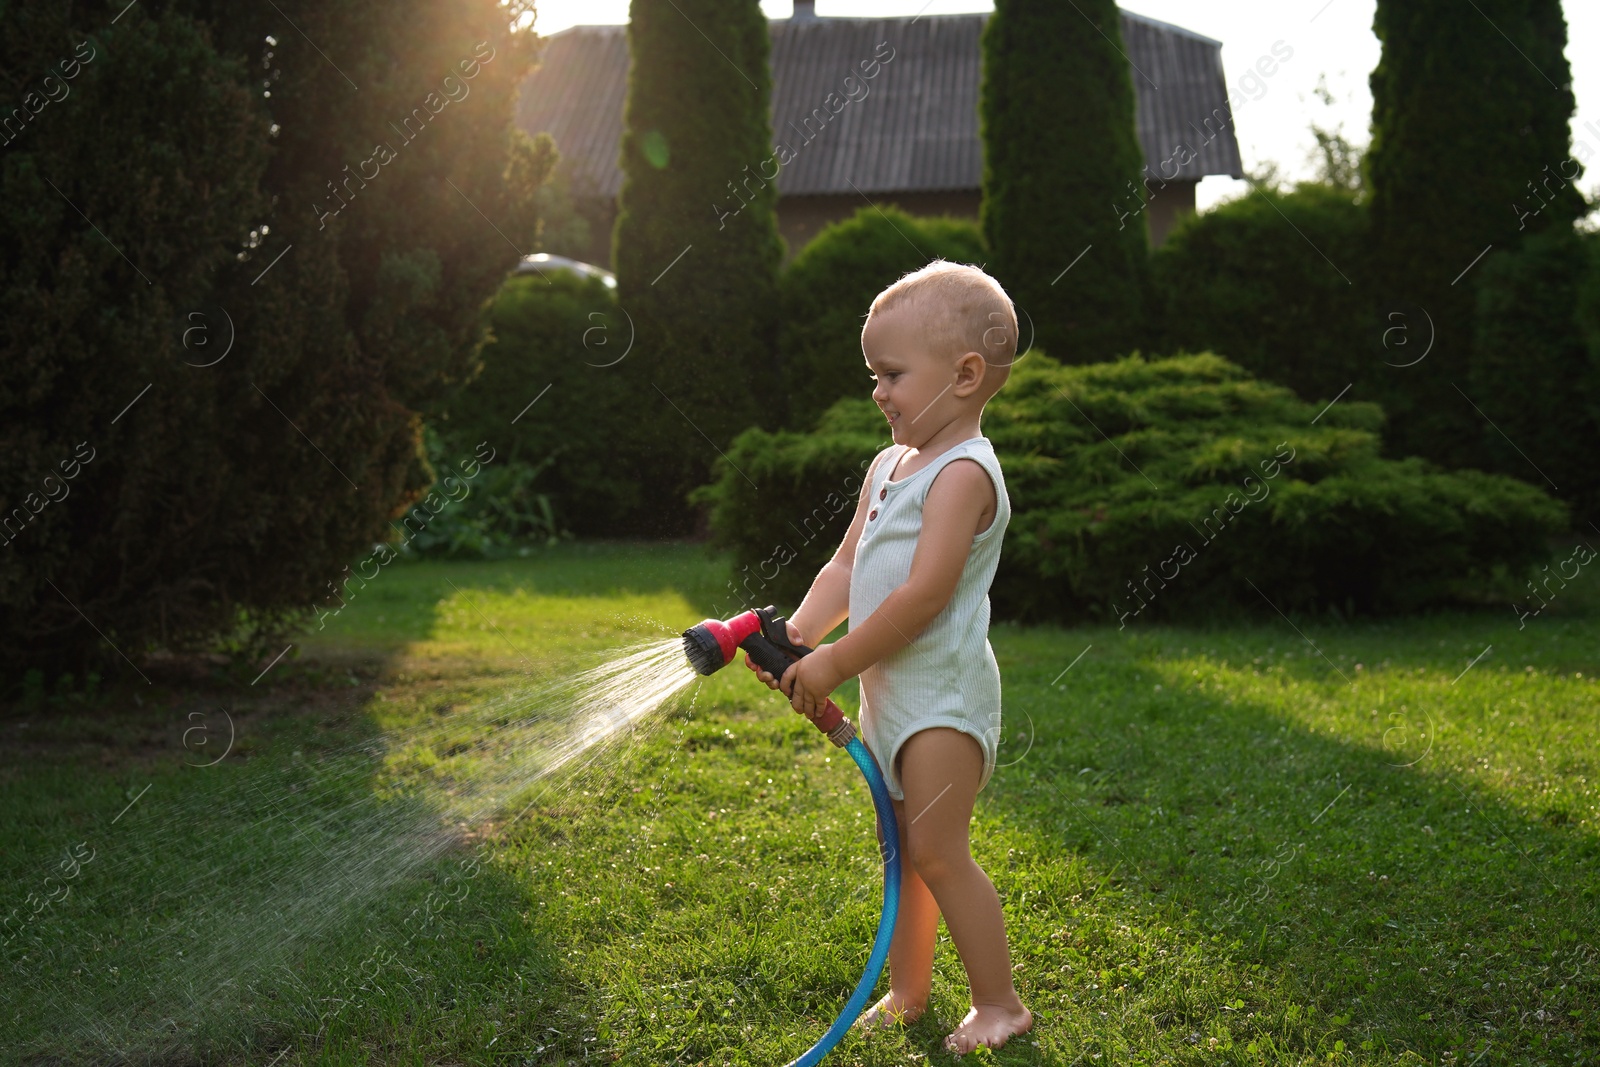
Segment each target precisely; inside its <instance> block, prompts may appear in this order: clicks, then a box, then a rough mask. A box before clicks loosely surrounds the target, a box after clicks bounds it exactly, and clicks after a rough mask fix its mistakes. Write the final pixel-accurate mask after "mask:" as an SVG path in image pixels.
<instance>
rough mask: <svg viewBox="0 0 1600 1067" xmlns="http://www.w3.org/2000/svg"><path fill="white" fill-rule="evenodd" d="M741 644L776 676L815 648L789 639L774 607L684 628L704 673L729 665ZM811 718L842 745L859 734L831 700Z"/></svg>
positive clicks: (686, 646)
mask: <svg viewBox="0 0 1600 1067" xmlns="http://www.w3.org/2000/svg"><path fill="white" fill-rule="evenodd" d="M741 648H742V649H744V650H745V652H747V653H749V655H750V659H751V660H752V661H754V662H755V665H756V666H758V667H760V668H761V669H762V670H764V671H766V672H767V673H768V674H770V675H772V676H773V677H774V678H782V677H783V672H784V671H786V670H788V669H789V667H790V665H791V664H793V663H794V662H795V661H796V660H798V659H800V657H802V656H807V655H810V654H811V653H812V652H813V651H815V650H814V649H810V648H807V647H806V646H805V645H797V644H795V643H794V642H793V641H791V640H789V627H788V626H787V625H786V621H785V619H784V618H783V616H781V615H778V614H777V608H774V607H765V608H756V609H755V610H753V611H747V612H744V613H743V614H741V615H735V616H734V617H733V618H731V619H727V620H720V619H707V620H706V621H704V622H702V623H700V624H699V625H697V626H691V627H689V629H687V630H685V631H683V651H684V655H686V656H688V657H689V664H690V666H692V667H693V668H694V669H695V670H696V671H699V672H700V673H701V674H715V673H716V672H717V671H719V670H721V669H722V668H723V667H726V666H727V665H728V664H730V663H732V662H733V657H734V656H735V655H737V654H738V651H739V649H741ZM811 722H812V723H813V724H814V725H815V726H816V728H817V729H819V730H821V731H822V732H823V733H825V734H827V735H828V740H829V741H832V742H833V743H834V744H835V745H838V746H839V747H840V748H844V747H845V746H846V745H848V744H849V743H850V739H851V738H853V737H855V735H856V727H855V724H854V723H852V722H851V721H850V720H849V719H847V718H845V717H844V712H842V711H840V710H839V707H838V705H836V704H835V703H834V702H833V701H831V700H830V701H828V705H827V707H825V708H823V709H822V712H821V713H820V714H818V715H817V716H816V718H814V719H812V720H811Z"/></svg>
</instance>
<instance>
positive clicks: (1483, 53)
mask: <svg viewBox="0 0 1600 1067" xmlns="http://www.w3.org/2000/svg"><path fill="white" fill-rule="evenodd" d="M1373 32H1374V33H1376V34H1377V36H1378V40H1380V41H1381V42H1382V43H1383V52H1382V57H1381V58H1380V59H1379V62H1378V65H1377V67H1376V68H1375V69H1374V70H1373V71H1372V74H1371V78H1370V81H1371V86H1372V144H1371V148H1370V149H1369V150H1368V154H1367V158H1366V177H1367V186H1368V188H1369V189H1371V191H1372V199H1371V212H1372V235H1373V242H1374V258H1373V263H1372V266H1373V274H1372V283H1371V284H1372V287H1373V292H1374V296H1375V298H1376V300H1377V302H1378V307H1379V311H1378V314H1377V316H1376V317H1375V321H1373V322H1371V323H1370V324H1369V325H1370V327H1371V328H1372V329H1373V330H1374V331H1375V332H1381V331H1382V330H1384V329H1385V328H1386V326H1387V323H1386V321H1385V318H1384V315H1385V314H1386V311H1387V310H1388V309H1392V308H1402V307H1409V308H1410V309H1412V310H1411V311H1410V312H1409V313H1410V314H1411V316H1412V317H1413V318H1415V317H1416V315H1417V312H1416V310H1415V309H1418V308H1420V309H1422V310H1424V311H1425V312H1426V313H1427V315H1428V316H1429V317H1431V319H1432V322H1433V328H1434V330H1435V331H1436V333H1437V338H1436V342H1435V345H1434V350H1433V354H1432V356H1431V357H1430V358H1429V359H1427V360H1426V361H1424V362H1422V363H1419V364H1417V365H1416V366H1415V367H1410V368H1406V371H1407V373H1406V374H1405V375H1404V376H1398V377H1397V378H1396V379H1395V381H1396V386H1397V388H1399V389H1403V390H1404V391H1405V393H1406V397H1407V399H1406V402H1405V405H1404V408H1402V406H1401V405H1400V404H1399V403H1394V402H1391V403H1390V405H1389V414H1390V418H1391V420H1392V421H1391V424H1390V428H1389V431H1390V436H1391V438H1392V441H1393V443H1394V445H1395V446H1396V448H1397V449H1398V451H1400V452H1402V453H1405V454H1416V455H1422V456H1426V457H1428V458H1430V459H1433V460H1436V461H1437V462H1440V463H1443V464H1447V465H1450V466H1477V465H1478V464H1479V462H1481V461H1482V456H1483V454H1482V451H1481V450H1480V449H1479V447H1478V446H1479V443H1480V441H1481V429H1482V420H1481V418H1480V417H1479V416H1478V414H1477V413H1476V412H1474V411H1473V410H1472V408H1471V407H1470V406H1469V405H1468V404H1466V403H1465V402H1464V401H1462V400H1461V399H1460V397H1459V396H1458V395H1457V393H1456V391H1455V389H1454V388H1453V387H1452V385H1451V382H1452V381H1456V382H1459V381H1461V379H1462V367H1463V365H1464V364H1466V363H1467V362H1468V361H1469V353H1470V351H1471V347H1472V342H1473V334H1474V314H1473V310H1474V300H1475V298H1474V290H1475V289H1476V288H1477V286H1478V284H1479V281H1480V278H1481V277H1482V270H1483V268H1484V267H1485V266H1486V265H1487V261H1488V259H1492V258H1494V257H1495V256H1498V255H1504V254H1505V253H1506V252H1507V251H1509V250H1510V249H1512V248H1513V247H1515V245H1516V244H1517V243H1518V242H1520V240H1521V239H1522V238H1523V237H1524V236H1525V235H1526V234H1528V233H1537V232H1539V231H1541V230H1543V229H1545V228H1547V227H1550V228H1555V229H1560V228H1563V227H1566V226H1569V225H1571V223H1572V221H1573V220H1574V219H1575V218H1577V217H1578V216H1580V215H1581V214H1582V213H1583V206H1582V200H1581V198H1580V197H1579V195H1578V193H1577V191H1576V189H1575V188H1574V187H1573V186H1572V185H1571V183H1570V178H1571V175H1572V172H1571V168H1570V166H1568V167H1567V175H1566V176H1563V175H1562V174H1561V173H1560V170H1561V168H1562V162H1563V161H1564V160H1567V159H1568V157H1569V156H1570V154H1571V147H1570V146H1571V132H1570V122H1571V119H1572V111H1573V95H1572V72H1571V68H1570V66H1569V65H1568V63H1567V59H1566V56H1565V55H1564V54H1563V53H1564V50H1565V48H1566V44H1567V28H1566V22H1565V19H1564V18H1563V16H1562V12H1561V3H1560V0H1475V3H1474V5H1473V6H1472V7H1464V6H1462V5H1459V4H1457V3H1456V2H1455V0H1379V3H1378V5H1377V11H1376V13H1375V15H1374V17H1373ZM1491 245H1492V246H1493V248H1492V249H1491V248H1490V246H1491ZM1485 254H1486V258H1485V260H1484V261H1483V262H1477V263H1476V265H1475V266H1474V262H1475V261H1476V260H1477V259H1478V257H1479V256H1484V255H1485ZM1469 268H1471V269H1470V270H1469ZM1452 398H1453V399H1452Z"/></svg>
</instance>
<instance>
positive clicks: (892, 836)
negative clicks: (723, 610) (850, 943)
mask: <svg viewBox="0 0 1600 1067" xmlns="http://www.w3.org/2000/svg"><path fill="white" fill-rule="evenodd" d="M740 649H743V650H744V651H745V652H746V653H748V654H749V656H750V659H751V661H752V662H753V663H755V665H756V666H758V667H760V668H761V669H762V670H764V671H766V672H767V673H768V674H770V675H772V676H773V677H774V678H782V677H783V673H784V671H786V670H788V669H789V667H790V666H791V665H792V664H794V663H795V662H796V661H797V660H799V659H800V658H801V657H802V656H806V655H809V654H810V653H811V652H812V651H813V650H812V649H810V648H807V647H806V646H805V645H800V644H796V643H795V642H793V641H791V640H790V639H789V628H788V625H787V623H786V621H785V620H784V619H783V617H782V616H779V615H777V614H776V609H775V608H771V607H765V608H757V609H756V610H754V611H746V612H744V613H743V614H741V615H735V616H734V617H733V618H731V619H726V620H719V619H707V620H706V621H704V622H702V623H700V624H699V625H698V626H691V627H690V628H689V629H687V630H685V631H684V632H683V652H684V655H686V656H687V657H688V658H689V665H690V666H691V667H693V668H694V669H695V670H696V671H697V672H698V673H700V674H715V673H716V672H717V671H719V670H721V669H722V668H723V667H726V666H727V665H728V664H730V663H732V662H733V658H734V656H736V655H737V654H738V652H739V650H740ZM811 721H812V723H813V725H815V726H816V728H817V729H818V730H821V731H822V732H823V733H824V734H826V735H827V737H828V740H829V741H832V742H833V743H834V744H835V745H837V746H838V747H840V748H842V749H844V750H845V751H846V752H848V753H849V754H850V758H851V759H853V760H855V763H856V766H857V767H858V768H860V770H861V776H862V777H863V778H865V779H866V780H867V788H868V789H869V790H871V792H872V805H873V807H874V808H875V809H877V813H878V826H879V827H880V829H881V831H882V833H883V838H882V840H880V841H879V842H878V850H879V852H880V853H881V854H882V856H883V913H882V915H881V916H880V917H879V919H878V934H877V937H876V938H875V939H874V940H873V942H872V955H871V956H869V957H868V959H867V968H866V970H864V971H863V972H862V973H861V981H859V982H857V983H856V988H855V991H854V992H853V993H851V994H850V999H849V1001H848V1002H846V1004H845V1006H844V1009H843V1010H842V1011H840V1012H839V1017H838V1018H837V1019H835V1020H834V1021H833V1025H832V1026H830V1027H828V1030H827V1032H826V1033H825V1034H823V1035H822V1037H821V1038H820V1039H819V1040H818V1041H817V1043H816V1044H815V1045H812V1046H811V1047H810V1048H809V1049H807V1050H806V1051H805V1052H804V1053H803V1054H802V1055H801V1056H800V1057H799V1058H798V1059H795V1060H793V1061H791V1062H790V1063H789V1067H814V1065H815V1064H818V1063H821V1062H822V1058H823V1057H824V1056H826V1055H827V1054H828V1053H829V1052H831V1051H833V1047H834V1046H835V1045H837V1044H838V1043H839V1042H840V1040H842V1039H843V1038H844V1035H845V1034H846V1033H847V1032H848V1031H849V1029H850V1027H851V1026H853V1025H855V1021H856V1019H857V1018H859V1017H860V1015H861V1013H862V1012H863V1011H865V1010H866V1007H867V1001H868V1000H869V999H870V998H871V996H872V991H873V989H874V988H875V987H876V986H877V984H878V978H879V977H880V976H881V975H882V974H883V965H884V963H886V962H887V961H888V959H889V942H890V940H891V939H892V938H893V937H894V922H895V915H896V912H897V911H898V910H899V905H900V853H899V849H898V848H897V847H896V845H897V844H898V842H899V840H900V829H899V825H898V824H897V823H896V821H895V817H894V805H893V804H892V803H891V802H890V798H889V787H888V786H886V785H885V784H884V781H883V771H882V769H880V768H879V767H878V761H877V760H876V759H874V758H873V756H872V753H871V752H870V751H869V750H868V749H867V746H866V745H864V744H863V743H862V741H861V738H859V737H857V736H856V727H855V723H853V722H851V721H850V720H849V719H847V718H845V715H844V713H843V712H841V711H840V710H839V708H838V705H836V704H834V702H833V701H831V700H830V701H828V702H827V706H826V707H824V708H823V710H822V712H821V713H820V714H819V715H817V716H816V717H815V718H813V719H812V720H811Z"/></svg>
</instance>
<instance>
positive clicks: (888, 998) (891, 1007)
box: [856, 989, 928, 1030]
mask: <svg viewBox="0 0 1600 1067" xmlns="http://www.w3.org/2000/svg"><path fill="white" fill-rule="evenodd" d="M927 1007H928V998H927V996H926V995H924V996H922V997H908V996H902V995H901V994H899V993H896V992H895V991H894V990H892V989H891V990H889V992H888V993H887V994H886V995H885V996H884V998H883V999H882V1000H880V1001H878V1003H876V1004H874V1005H873V1006H872V1007H870V1008H868V1009H867V1010H866V1011H865V1012H863V1013H862V1015H861V1021H860V1022H858V1023H857V1024H856V1025H857V1026H860V1027H861V1028H862V1029H863V1030H887V1029H888V1028H889V1027H891V1026H894V1025H895V1024H896V1023H902V1024H903V1023H914V1022H916V1021H917V1020H918V1019H919V1018H921V1016H922V1013H923V1011H924V1010H926V1009H927Z"/></svg>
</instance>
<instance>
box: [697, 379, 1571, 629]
mask: <svg viewBox="0 0 1600 1067" xmlns="http://www.w3.org/2000/svg"><path fill="white" fill-rule="evenodd" d="M1316 415H1317V408H1316V407H1314V406H1312V405H1310V404H1307V403H1304V402H1302V401H1300V400H1298V399H1297V398H1296V397H1295V396H1294V394H1292V393H1291V392H1290V391H1289V390H1287V389H1285V388H1283V387H1282V386H1278V385H1272V384H1269V383H1267V382H1263V381H1260V380H1258V379H1255V378H1252V377H1251V376H1250V375H1249V374H1247V373H1246V372H1245V371H1244V370H1243V369H1242V368H1240V367H1238V366H1237V365H1235V364H1232V363H1229V362H1228V361H1227V360H1224V359H1222V358H1220V357H1218V356H1215V355H1212V354H1209V353H1203V354H1200V355H1190V356H1180V357H1175V358H1170V359H1161V360H1150V361H1147V360H1145V359H1142V358H1139V357H1136V356H1135V357H1128V358H1125V359H1122V360H1118V361H1116V362H1114V363H1102V364H1094V365H1090V366H1086V367H1064V366H1062V365H1060V364H1058V363H1056V362H1054V361H1052V360H1049V359H1047V358H1045V357H1043V356H1040V355H1038V354H1035V355H1033V356H1030V357H1029V358H1028V359H1027V360H1025V361H1024V362H1023V363H1021V364H1020V365H1019V366H1018V367H1017V369H1016V371H1015V372H1014V374H1013V376H1012V379H1011V381H1010V382H1009V383H1008V384H1007V385H1006V388H1005V389H1004V390H1003V391H1002V392H1001V394H1000V395H999V396H997V397H996V398H995V399H994V400H993V401H992V402H991V403H990V406H989V410H988V413H987V416H986V419H985V432H986V434H987V435H988V436H989V438H990V439H991V440H992V441H993V442H994V445H995V449H996V451H997V452H998V453H999V455H1000V458H1001V461H1002V463H1003V464H1004V466H1005V471H1006V484H1007V490H1008V492H1009V494H1010V498H1011V503H1012V509H1013V513H1012V519H1011V526H1010V528H1009V530H1008V532H1007V533H1006V547H1005V552H1004V554H1003V556H1002V560H1001V565H1000V574H999V576H998V577H997V579H996V581H995V585H994V589H993V594H992V595H993V598H994V602H995V608H996V611H997V613H999V614H1001V615H1006V616H1011V617H1019V618H1023V619H1031V620H1057V621H1063V622H1073V621H1079V620H1120V621H1121V622H1122V623H1123V624H1124V625H1127V624H1129V623H1130V622H1133V621H1134V620H1136V619H1142V620H1148V619H1150V618H1184V619H1195V620H1198V619H1204V618H1207V617H1210V616H1212V615H1214V614H1215V613H1216V612H1217V611H1219V610H1222V609H1225V608H1228V607H1232V608H1236V609H1243V610H1251V611H1255V610H1261V611H1265V612H1267V613H1268V614H1273V611H1272V608H1269V607H1268V602H1270V604H1271V605H1272V606H1273V607H1275V608H1277V609H1279V610H1283V611H1289V610H1308V609H1329V610H1336V611H1338V612H1340V613H1344V614H1352V613H1389V612H1398V611H1406V610H1411V609H1415V608H1419V607H1422V606H1424V605H1427V604H1433V603H1437V602H1441V601H1446V600H1449V599H1450V598H1451V597H1452V596H1453V595H1455V594H1457V593H1458V592H1459V591H1461V590H1462V589H1463V588H1465V587H1466V586H1468V585H1470V584H1471V583H1474V582H1477V581H1480V580H1482V579H1484V578H1487V577H1491V576H1495V575H1497V574H1499V573H1501V572H1507V573H1510V574H1512V575H1515V574H1519V573H1521V572H1524V571H1527V570H1528V569H1530V568H1531V567H1532V566H1533V565H1534V564H1536V563H1537V562H1539V561H1541V560H1543V559H1546V558H1547V556H1548V550H1547V548H1546V538H1547V537H1549V536H1550V535H1553V534H1555V533H1557V532H1559V531H1561V530H1562V529H1563V528H1564V526H1565V521H1566V510H1565V507H1564V506H1563V505H1562V504H1561V503H1560V502H1558V501H1555V500H1552V499H1551V498H1550V497H1548V496H1546V495H1545V494H1544V493H1542V492H1541V491H1540V490H1538V489H1536V488H1534V487H1533V486H1530V485H1527V484H1525V483H1523V482H1520V481H1518V480H1516V479H1513V478H1507V477H1503V476H1500V475H1493V474H1485V473H1483V472H1480V471H1458V472H1454V473H1445V472H1441V471H1439V470H1438V469H1436V468H1434V467H1433V466H1432V465H1430V464H1429V463H1427V462H1426V461H1424V460H1421V459H1416V458H1410V459H1403V460H1389V459H1383V458H1381V457H1380V456H1379V451H1378V430H1379V427H1380V425H1381V423H1382V419H1383V416H1382V412H1381V410H1380V409H1379V408H1378V407H1377V406H1376V405H1373V404H1367V403H1359V402H1348V401H1347V402H1341V403H1340V404H1337V405H1335V406H1334V407H1333V408H1331V409H1329V410H1328V411H1326V412H1324V413H1323V414H1322V416H1321V418H1319V419H1318V420H1317V422H1316V423H1315V424H1312V422H1311V420H1312V418H1313V417H1315V416H1316ZM880 425H881V417H880V416H879V415H878V414H877V412H876V410H875V408H874V406H873V405H872V404H871V403H870V402H869V401H865V400H842V401H840V402H839V403H838V404H836V405H835V406H834V408H833V409H832V410H831V411H830V412H829V413H828V415H827V416H826V417H825V418H824V419H823V421H822V423H821V424H820V426H819V427H818V429H817V431H816V432H815V433H814V434H811V435H802V434H796V433H777V434H771V433H765V432H761V431H758V430H751V431H748V432H746V433H745V434H743V435H741V436H740V437H739V439H738V440H737V441H735V442H734V445H733V447H732V448H731V449H730V450H729V454H728V460H727V461H726V462H725V463H724V464H723V465H722V468H721V471H720V474H719V477H718V480H717V481H716V482H715V483H714V484H713V485H711V486H708V487H707V488H706V489H704V490H702V493H701V496H702V499H704V500H705V501H706V502H707V503H709V504H711V506H712V513H711V522H712V529H713V531H714V535H715V537H716V539H717V541H718V542H719V543H720V544H722V545H724V546H726V547H727V548H729V549H731V550H732V551H733V553H734V556H735V560H736V564H735V565H736V566H737V567H738V568H739V570H738V573H737V574H736V576H735V580H734V586H733V590H734V592H735V593H736V594H737V595H738V596H740V597H741V602H742V603H753V602H756V601H766V600H773V601H776V602H779V603H782V604H784V605H786V606H792V605H793V604H794V603H796V602H797V601H798V598H799V596H800V595H801V594H803V592H804V590H805V588H806V586H807V584H808V583H809V581H810V579H811V577H812V576H813V575H814V574H815V572H816V569H817V567H819V566H820V565H821V564H822V563H823V562H824V561H825V560H826V559H827V558H828V556H829V555H830V554H831V553H832V551H833V549H834V548H835V547H836V546H837V544H838V541H839V539H840V538H841V537H842V536H843V533H844V530H845V528H846V527H847V526H848V523H849V519H850V508H849V507H848V506H846V507H844V508H842V509H840V510H838V511H837V512H836V513H835V512H834V510H833V506H832V504H831V503H829V501H828V493H830V492H837V491H839V490H841V489H842V488H844V487H845V486H847V485H848V484H849V483H850V479H852V478H857V479H859V477H860V475H861V472H862V471H863V470H864V468H863V466H862V464H863V461H870V460H871V458H872V456H873V455H874V454H875V453H876V452H877V451H878V450H879V449H880V448H881V447H882V445H883V440H882V432H881V429H880V428H879V427H880ZM735 465H736V466H737V467H738V468H739V470H742V471H743V472H744V473H745V474H746V475H748V476H749V478H750V479H751V480H752V481H754V482H755V483H756V485H758V486H760V487H761V488H760V489H759V490H758V489H756V488H754V487H752V486H751V485H750V484H749V482H746V481H745V479H744V477H742V476H741V475H740V474H738V473H737V472H735V470H734V469H733V467H734V466H735ZM857 484H859V483H857ZM774 500H786V501H792V502H793V503H792V504H790V505H787V506H783V507H775V506H774V504H773V501H774ZM852 502H853V500H852ZM808 521H810V522H811V523H813V524H815V525H820V526H824V527H825V528H823V529H820V530H819V531H818V532H817V533H816V535H815V536H810V537H807V536H806V533H807V531H808V530H809V527H808V526H807V522H808Z"/></svg>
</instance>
